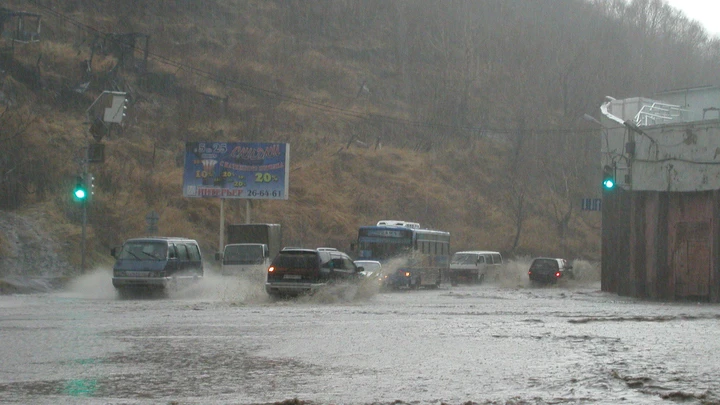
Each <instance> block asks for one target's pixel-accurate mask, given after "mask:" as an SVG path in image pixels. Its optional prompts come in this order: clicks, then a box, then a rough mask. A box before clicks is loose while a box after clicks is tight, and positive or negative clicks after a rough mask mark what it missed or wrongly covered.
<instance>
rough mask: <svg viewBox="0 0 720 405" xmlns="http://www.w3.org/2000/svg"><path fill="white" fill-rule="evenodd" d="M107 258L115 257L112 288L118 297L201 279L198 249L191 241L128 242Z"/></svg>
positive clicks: (180, 239)
mask: <svg viewBox="0 0 720 405" xmlns="http://www.w3.org/2000/svg"><path fill="white" fill-rule="evenodd" d="M110 254H111V255H112V256H113V257H115V265H114V266H113V277H112V284H113V286H114V287H115V289H116V290H117V291H118V292H119V293H121V294H122V293H127V292H129V291H130V290H140V289H144V290H166V289H176V288H178V287H181V286H184V285H187V284H189V283H192V282H196V281H198V280H200V279H201V278H202V277H203V275H204V269H203V262H202V255H201V254H200V246H198V243H197V242H196V241H195V240H193V239H187V238H176V237H147V238H134V239H128V240H126V241H125V243H123V245H122V248H120V249H119V250H118V249H116V248H113V249H112V250H111V251H110Z"/></svg>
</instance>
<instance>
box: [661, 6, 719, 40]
mask: <svg viewBox="0 0 720 405" xmlns="http://www.w3.org/2000/svg"><path fill="white" fill-rule="evenodd" d="M667 3H668V4H670V5H671V6H673V7H674V8H676V9H679V10H680V11H682V12H683V13H684V14H685V15H686V16H687V17H688V18H689V19H691V20H695V21H697V22H699V23H700V24H701V25H702V26H703V27H704V28H705V30H706V31H707V32H708V33H709V34H710V35H712V36H715V37H720V18H718V16H720V2H718V1H708V0H667Z"/></svg>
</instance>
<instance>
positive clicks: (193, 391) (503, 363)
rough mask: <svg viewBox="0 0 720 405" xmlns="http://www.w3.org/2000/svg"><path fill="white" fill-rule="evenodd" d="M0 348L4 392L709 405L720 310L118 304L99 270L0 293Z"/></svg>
mask: <svg viewBox="0 0 720 405" xmlns="http://www.w3.org/2000/svg"><path fill="white" fill-rule="evenodd" d="M0 353H1V354H0V356H1V358H2V366H1V367H0V402H2V403H19V404H256V403H273V402H282V401H286V402H287V403H303V402H305V403H313V404H392V403H412V404H441V403H446V404H464V403H466V402H468V401H472V402H475V403H479V404H617V403H627V404H658V403H674V402H682V403H690V404H716V403H718V404H720V378H718V376H719V375H720V306H718V305H716V304H698V303H655V302H643V301H638V300H634V299H627V298H621V297H617V296H616V295H613V294H606V293H602V292H600V285H599V283H598V282H596V281H591V280H590V281H588V280H584V281H583V280H581V281H576V282H573V283H561V284H559V285H556V286H546V287H545V286H531V285H529V284H528V283H527V282H526V281H525V280H524V279H522V278H517V279H513V280H510V281H508V282H498V283H495V284H493V283H487V284H483V285H478V286H456V287H451V286H449V285H448V286H445V285H443V286H442V288H439V289H437V290H420V291H397V292H383V293H377V294H376V293H375V292H374V291H359V292H358V291H354V290H350V291H342V292H340V293H337V292H333V293H328V294H319V295H318V296H315V297H312V298H302V299H296V300H288V301H278V302H272V301H270V300H269V299H268V298H267V297H266V296H265V294H264V292H262V289H261V287H260V286H259V285H254V284H247V283H242V282H238V281H237V280H227V279H222V278H220V277H206V280H205V281H204V282H203V284H202V285H201V286H197V287H196V288H195V289H194V290H192V291H185V292H183V293H181V294H177V295H171V296H170V297H160V298H138V299H124V300H121V299H118V298H117V297H116V296H115V293H114V290H113V289H112V287H111V286H110V285H109V273H108V272H105V271H97V272H95V273H93V274H90V275H88V276H86V277H84V278H82V279H80V280H78V282H77V283H76V284H74V285H73V286H71V287H70V288H69V289H68V290H67V291H63V292H57V293H48V294H34V295H10V296H0ZM294 399H297V401H293V400H294ZM396 401H398V402H396Z"/></svg>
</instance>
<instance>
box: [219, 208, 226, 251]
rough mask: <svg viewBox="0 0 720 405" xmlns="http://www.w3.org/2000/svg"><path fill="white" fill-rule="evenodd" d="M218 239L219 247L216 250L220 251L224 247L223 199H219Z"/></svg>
mask: <svg viewBox="0 0 720 405" xmlns="http://www.w3.org/2000/svg"><path fill="white" fill-rule="evenodd" d="M218 239H219V241H220V247H218V252H222V251H223V248H224V247H225V199H224V198H221V199H220V237H219V238H218Z"/></svg>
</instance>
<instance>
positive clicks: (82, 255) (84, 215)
mask: <svg viewBox="0 0 720 405" xmlns="http://www.w3.org/2000/svg"><path fill="white" fill-rule="evenodd" d="M89 150H90V147H87V148H85V158H84V159H83V162H82V172H83V174H82V176H83V182H84V181H85V179H87V175H88V152H89ZM86 228H87V196H85V198H83V200H82V241H81V244H80V274H85V237H86Z"/></svg>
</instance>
